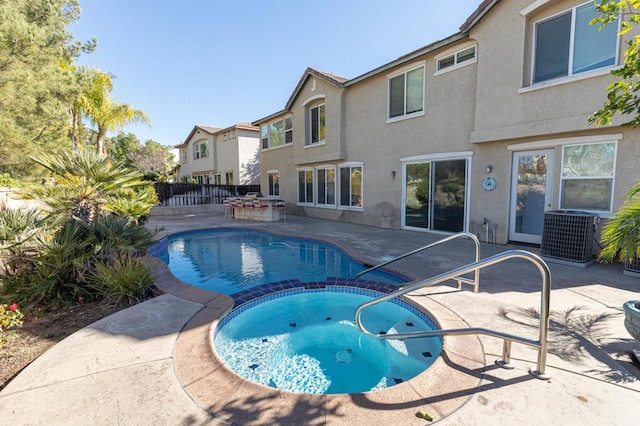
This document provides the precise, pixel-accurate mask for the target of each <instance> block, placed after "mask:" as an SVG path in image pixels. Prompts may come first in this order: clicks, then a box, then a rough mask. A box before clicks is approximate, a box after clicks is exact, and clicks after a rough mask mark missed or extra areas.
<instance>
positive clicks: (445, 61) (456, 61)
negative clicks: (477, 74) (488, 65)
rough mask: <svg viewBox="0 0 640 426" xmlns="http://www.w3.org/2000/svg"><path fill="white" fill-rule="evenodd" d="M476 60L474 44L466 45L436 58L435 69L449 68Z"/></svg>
mask: <svg viewBox="0 0 640 426" xmlns="http://www.w3.org/2000/svg"><path fill="white" fill-rule="evenodd" d="M474 62H476V46H471V47H466V48H463V49H460V50H458V51H457V52H454V53H451V54H448V55H446V56H444V57H442V58H438V59H437V70H438V71H443V70H447V71H448V70H451V69H454V68H459V67H461V66H462V65H469V64H472V63H474Z"/></svg>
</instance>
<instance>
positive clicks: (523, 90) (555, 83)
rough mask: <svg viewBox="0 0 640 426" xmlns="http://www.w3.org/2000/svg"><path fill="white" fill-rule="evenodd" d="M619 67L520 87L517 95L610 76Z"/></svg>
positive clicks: (614, 66)
mask: <svg viewBox="0 0 640 426" xmlns="http://www.w3.org/2000/svg"><path fill="white" fill-rule="evenodd" d="M621 67H622V66H621V65H612V66H610V67H605V68H598V69H595V70H591V71H587V72H583V73H579V74H573V75H568V76H564V77H558V78H553V79H551V80H545V81H540V82H538V83H534V84H532V85H531V86H527V87H521V88H520V89H518V94H521V93H527V92H533V91H536V90H540V89H546V88H547V87H554V86H560V85H563V84H567V83H573V82H574V81H579V80H586V79H589V78H594V77H600V76H602V75H607V74H611V71H613V70H615V69H618V68H621ZM531 76H532V78H533V68H532V69H531Z"/></svg>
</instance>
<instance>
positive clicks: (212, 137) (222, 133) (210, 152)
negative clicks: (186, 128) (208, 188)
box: [176, 124, 260, 185]
mask: <svg viewBox="0 0 640 426" xmlns="http://www.w3.org/2000/svg"><path fill="white" fill-rule="evenodd" d="M258 130H259V128H258V127H255V126H252V125H250V124H236V125H233V126H231V127H227V128H224V129H220V128H217V127H207V126H195V127H194V128H193V130H191V133H189V136H188V137H187V138H186V139H185V141H184V143H182V144H180V145H176V148H177V149H178V150H179V153H180V154H179V157H178V163H179V165H180V167H179V171H178V181H179V182H185V181H186V182H197V183H204V184H212V185H214V184H215V185H254V184H258V183H260V152H259V144H260V140H259V133H258Z"/></svg>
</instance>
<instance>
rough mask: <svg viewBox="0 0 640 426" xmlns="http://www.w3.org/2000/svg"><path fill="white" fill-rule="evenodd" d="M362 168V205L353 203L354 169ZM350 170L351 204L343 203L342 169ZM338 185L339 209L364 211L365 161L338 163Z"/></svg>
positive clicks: (337, 201)
mask: <svg viewBox="0 0 640 426" xmlns="http://www.w3.org/2000/svg"><path fill="white" fill-rule="evenodd" d="M355 168H359V169H360V175H361V178H360V205H359V206H358V205H353V181H352V176H353V171H352V169H355ZM343 170H349V171H350V172H349V200H350V201H349V205H345V204H342V195H343V194H342V171H343ZM336 185H337V186H338V190H337V191H336V192H337V194H338V195H337V197H336V204H337V208H338V210H351V211H364V163H361V162H349V163H342V164H338V166H337V171H336Z"/></svg>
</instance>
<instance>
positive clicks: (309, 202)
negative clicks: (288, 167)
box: [296, 167, 315, 207]
mask: <svg viewBox="0 0 640 426" xmlns="http://www.w3.org/2000/svg"><path fill="white" fill-rule="evenodd" d="M300 173H304V177H305V180H304V189H305V191H304V201H303V200H301V195H303V194H302V193H301V192H300V190H301V188H300V183H301V182H300ZM309 176H310V177H311V182H309V181H307V180H306V179H307V177H309ZM296 182H297V189H296V204H297V205H298V206H308V207H313V206H314V200H315V173H314V171H313V168H311V167H304V168H300V169H296ZM309 185H310V186H311V194H310V195H311V200H309V198H308V197H309V193H308V190H309Z"/></svg>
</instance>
